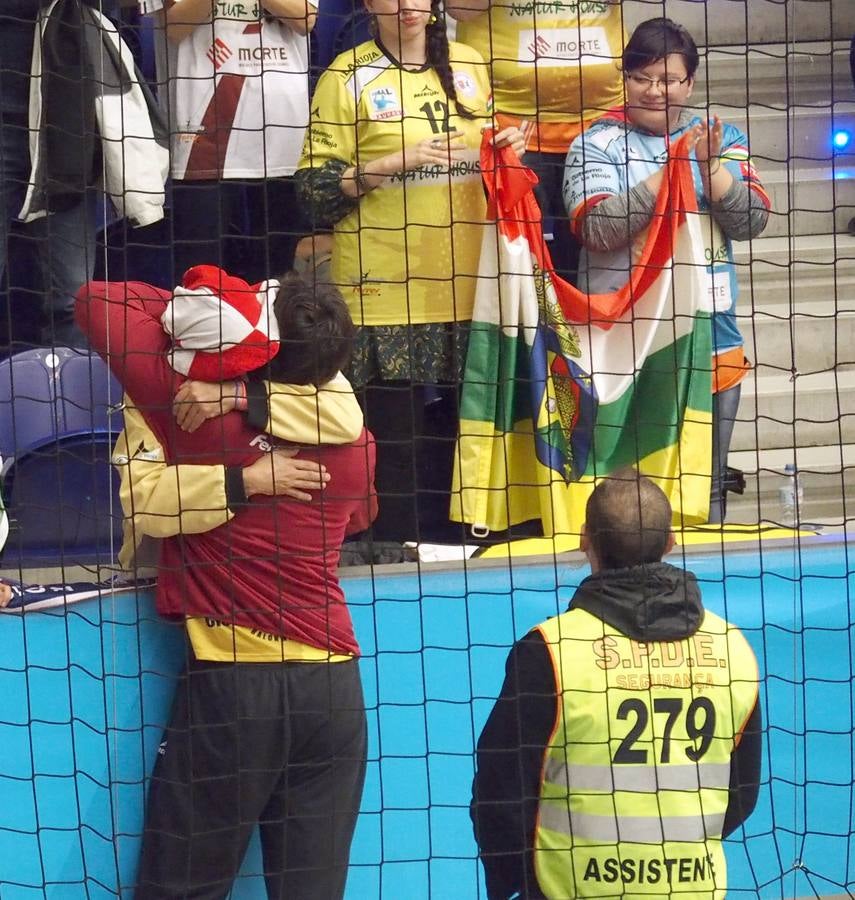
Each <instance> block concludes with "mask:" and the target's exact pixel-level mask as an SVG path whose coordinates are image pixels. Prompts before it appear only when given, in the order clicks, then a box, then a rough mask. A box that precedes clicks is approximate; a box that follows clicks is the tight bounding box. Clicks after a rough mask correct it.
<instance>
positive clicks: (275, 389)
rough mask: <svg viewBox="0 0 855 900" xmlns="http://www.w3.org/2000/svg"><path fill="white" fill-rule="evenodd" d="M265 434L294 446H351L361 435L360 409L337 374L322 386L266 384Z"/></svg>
mask: <svg viewBox="0 0 855 900" xmlns="http://www.w3.org/2000/svg"><path fill="white" fill-rule="evenodd" d="M265 387H266V389H267V395H268V405H269V410H270V412H269V416H270V418H269V421H268V423H267V431H268V432H269V433H270V434H272V435H273V436H274V437H277V438H279V439H280V440H283V441H291V442H293V443H295V444H309V445H313V444H350V443H352V442H353V441H355V440H356V439H357V438H358V437H359V435H360V434H362V426H363V416H362V409H361V408H360V406H359V403H358V402H357V400H356V396H355V395H354V393H353V388H352V387H351V386H350V382H349V381H348V380H347V379H346V378H345V377H344V375H342V374H341V373H340V372H339V373H338V375H336V377H335V378H333V379H332V380H331V381H328V382H327V383H326V384H325V385H322V386H321V387H319V388H316V387H315V386H314V385H311V384H307V385H295V384H278V383H276V382H265Z"/></svg>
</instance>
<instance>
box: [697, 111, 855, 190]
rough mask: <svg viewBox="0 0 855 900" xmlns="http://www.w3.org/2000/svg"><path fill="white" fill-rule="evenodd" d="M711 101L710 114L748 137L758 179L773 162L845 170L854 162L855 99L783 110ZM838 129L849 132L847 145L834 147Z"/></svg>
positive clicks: (775, 163)
mask: <svg viewBox="0 0 855 900" xmlns="http://www.w3.org/2000/svg"><path fill="white" fill-rule="evenodd" d="M713 101H714V102H713V103H712V104H711V105H710V107H709V110H710V114H713V113H715V114H717V115H718V116H719V118H721V120H722V121H724V122H728V123H730V124H731V125H734V126H736V127H737V128H739V129H740V130H741V131H742V132H743V133H744V134H746V135H747V136H748V143H749V146H750V147H751V157H752V159H753V160H754V163H755V165H756V166H757V168H758V170H759V171H760V174H761V178H762V177H763V175H764V174H765V172H767V171H768V169H769V168H770V166H771V165H773V164H774V165H776V166H777V167H781V166H784V167H789V168H790V169H794V168H805V167H810V166H814V167H816V166H817V165H818V164H820V163H823V164H825V165H827V166H830V165H831V164H832V161H835V162H836V165H837V166H843V167H845V168H848V169H851V168H852V167H853V164H855V101H851V100H845V101H838V102H835V103H834V104H833V105H831V104H828V105H825V106H793V107H790V108H789V109H786V110H784V109H769V107H767V106H762V105H757V104H752V105H751V106H749V107H742V108H740V109H733V108H732V107H728V106H723V105H722V104H720V103H717V102H715V97H713ZM837 131H847V132H848V133H849V134H850V135H852V138H851V142H850V145H849V147H848V148H844V149H843V150H836V149H835V148H834V146H833V144H832V138H833V136H834V134H835V133H836V132H837ZM847 151H848V152H847Z"/></svg>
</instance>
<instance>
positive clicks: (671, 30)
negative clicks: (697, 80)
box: [621, 18, 699, 78]
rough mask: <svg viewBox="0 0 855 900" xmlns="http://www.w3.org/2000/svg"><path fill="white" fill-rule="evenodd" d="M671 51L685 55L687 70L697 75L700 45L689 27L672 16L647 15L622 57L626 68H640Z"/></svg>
mask: <svg viewBox="0 0 855 900" xmlns="http://www.w3.org/2000/svg"><path fill="white" fill-rule="evenodd" d="M672 53H679V54H680V56H682V57H683V60H684V61H685V63H686V73H687V74H688V75H689V76H690V77H691V78H694V77H695V72H697V71H698V62H699V56H698V46H697V44H696V43H695V39H694V38H693V37H692V35H691V34H689V31H688V29H687V28H685V27H684V26H683V25H680V23H679V22H675V21H674V20H673V19H666V18H658V19H648V20H647V21H646V22H642V23H641V24H640V25H639V26H638V27H637V28H636V29H635V31H633V33H632V35H631V36H630V38H629V40H628V41H627V43H626V46H625V47H624V50H623V56H622V58H621V63H622V68H623V71H624V72H637V71H638V70H639V69H643V68H644V67H645V66H650V65H653V63H655V62H659V60H660V59H665V57H666V56H670V55H671V54H672Z"/></svg>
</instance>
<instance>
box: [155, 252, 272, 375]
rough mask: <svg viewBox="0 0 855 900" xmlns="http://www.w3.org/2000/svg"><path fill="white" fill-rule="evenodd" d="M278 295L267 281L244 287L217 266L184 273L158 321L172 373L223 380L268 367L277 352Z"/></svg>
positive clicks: (194, 269) (239, 281) (200, 267)
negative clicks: (166, 339) (168, 346)
mask: <svg viewBox="0 0 855 900" xmlns="http://www.w3.org/2000/svg"><path fill="white" fill-rule="evenodd" d="M278 291H279V282H278V281H275V280H273V279H271V280H269V281H263V282H262V283H261V284H254V285H250V284H247V282H245V281H244V280H243V279H242V278H237V277H236V276H234V275H229V274H228V272H225V271H224V270H223V269H220V268H219V267H218V266H194V267H193V268H192V269H188V270H187V271H186V272H185V273H184V278H183V279H182V282H181V284H180V285H179V286H178V287H176V288H175V290H174V291H173V292H172V300H171V301H170V302H169V304H168V305H167V307H166V309H165V310H164V311H163V315H162V316H161V319H160V321H161V324H162V325H163V330H164V331H165V332H166V333H167V334H169V335H170V336H171V337H172V339H173V342H174V344H173V348H172V350H171V352H170V365H171V366H172V368H173V369H175V371H176V372H180V373H181V374H182V375H187V376H188V377H189V378H195V379H198V380H200V381H226V380H228V379H230V378H236V377H238V376H240V375H245V374H246V373H247V372H251V371H252V370H253V369H258V368H260V367H261V366H263V365H264V364H265V363H268V362H270V360H271V359H273V357H274V356H276V354H277V353H278V352H279V324H278V323H277V321H276V316H275V315H274V313H273V303H274V301H275V300H276V295H277V293H278Z"/></svg>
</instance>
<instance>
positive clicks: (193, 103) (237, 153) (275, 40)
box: [139, 0, 316, 180]
mask: <svg viewBox="0 0 855 900" xmlns="http://www.w3.org/2000/svg"><path fill="white" fill-rule="evenodd" d="M308 2H309V3H311V4H312V5H313V6H315V5H316V3H315V0H308ZM139 5H140V10H141V11H142V12H143V13H145V14H152V13H158V12H160V11H161V10H162V9H163V8H164V5H165V0H139ZM177 5H178V6H180V0H179V2H178V4H177ZM157 31H158V34H157V43H158V55H157V61H158V81H159V82H160V87H161V94H160V96H161V101H162V102H163V104H164V106H165V107H166V109H167V112H168V116H169V123H170V130H171V132H172V177H173V178H176V179H181V180H199V179H217V178H265V177H275V176H282V175H293V173H294V170H295V168H296V166H297V160H298V159H299V157H300V150H301V147H302V144H303V137H304V135H305V131H306V127H307V125H308V122H309V38H308V36H307V35H301V34H298V33H297V32H296V31H294V30H293V29H292V28H290V27H289V26H288V25H286V24H284V23H283V22H280V21H278V20H275V19H272V18H269V17H267V18H265V13H264V9H263V8H262V6H261V4H260V3H259V2H257V0H242V2H237V0H216V3H215V12H214V18H213V21H208V22H205V23H202V24H200V25H197V26H196V28H195V30H194V31H193V32H192V33H191V34H190V35H188V36H187V37H186V38H184V40H182V41H181V42H179V43H178V44H176V43H173V42H170V41H167V40H166V35H165V33H164V32H163V29H162V27H158V29H157Z"/></svg>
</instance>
